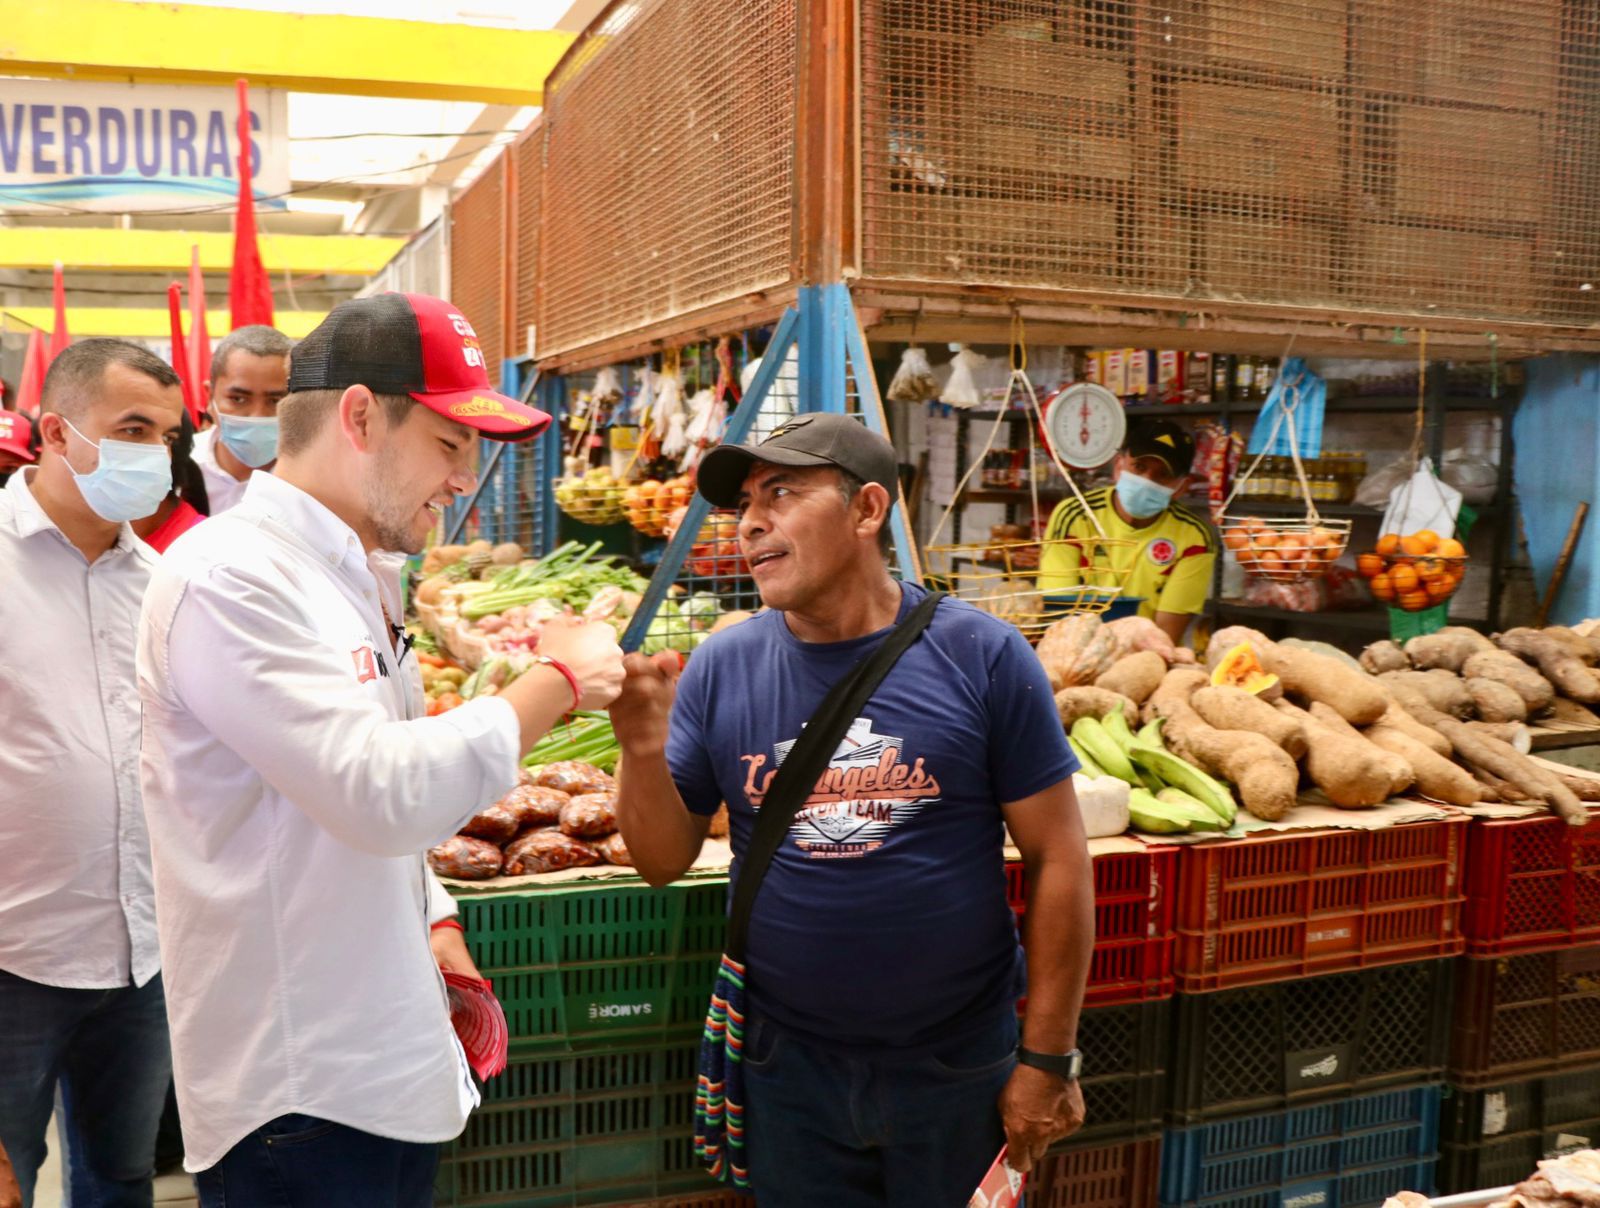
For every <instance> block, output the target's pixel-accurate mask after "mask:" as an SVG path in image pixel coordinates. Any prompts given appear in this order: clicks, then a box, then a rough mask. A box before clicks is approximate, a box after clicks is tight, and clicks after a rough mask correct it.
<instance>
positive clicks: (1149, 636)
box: [1105, 617, 1177, 665]
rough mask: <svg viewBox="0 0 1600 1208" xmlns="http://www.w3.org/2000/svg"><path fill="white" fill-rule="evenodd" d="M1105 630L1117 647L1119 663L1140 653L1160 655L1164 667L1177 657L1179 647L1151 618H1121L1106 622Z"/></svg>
mask: <svg viewBox="0 0 1600 1208" xmlns="http://www.w3.org/2000/svg"><path fill="white" fill-rule="evenodd" d="M1105 630H1106V632H1107V633H1109V634H1110V635H1111V640H1112V641H1113V642H1114V643H1115V645H1116V657H1117V659H1118V660H1119V661H1120V660H1121V659H1124V658H1126V657H1127V656H1128V655H1130V654H1138V653H1139V652H1140V651H1153V652H1154V653H1156V654H1159V655H1160V656H1161V661H1162V663H1163V665H1164V664H1166V663H1170V662H1172V661H1173V660H1174V659H1175V658H1176V657H1177V647H1176V646H1175V645H1174V644H1173V641H1172V638H1171V637H1170V636H1168V634H1167V631H1166V630H1165V629H1163V628H1161V626H1159V625H1157V624H1156V623H1155V622H1154V621H1152V620H1151V619H1150V618H1149V617H1119V618H1117V619H1116V620H1115V621H1108V622H1106V627H1105Z"/></svg>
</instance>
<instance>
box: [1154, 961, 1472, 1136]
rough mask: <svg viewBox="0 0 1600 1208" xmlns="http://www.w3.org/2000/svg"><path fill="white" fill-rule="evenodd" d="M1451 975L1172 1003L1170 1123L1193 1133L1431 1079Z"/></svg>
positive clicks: (1380, 974) (1357, 977)
mask: <svg viewBox="0 0 1600 1208" xmlns="http://www.w3.org/2000/svg"><path fill="white" fill-rule="evenodd" d="M1452 964H1453V962H1451V961H1421V962H1419V963H1417V964H1411V965H1391V966H1389V967H1387V968H1382V969H1363V970H1361V971H1359V972H1356V973H1336V974H1334V975H1332V976H1331V977H1314V978H1307V979H1304V980H1301V981H1292V982H1274V983H1272V984H1270V985H1265V986H1248V987H1245V988H1244V989H1240V990H1219V991H1217V992H1216V993H1215V994H1195V995H1187V994H1179V995H1178V996H1177V997H1176V998H1174V999H1173V1000H1172V1001H1173V1003H1174V1004H1175V1006H1174V1009H1175V1011H1176V1012H1177V1017H1178V1021H1177V1028H1176V1032H1175V1039H1174V1041H1173V1065H1174V1067H1175V1069H1174V1071H1173V1077H1172V1084H1171V1085H1172V1099H1171V1104H1170V1107H1169V1109H1168V1113H1167V1115H1168V1119H1169V1121H1170V1122H1171V1123H1172V1124H1174V1125H1187V1124H1199V1123H1202V1122H1205V1121H1210V1120H1217V1119H1222V1118H1224V1117H1227V1116H1235V1115H1245V1114H1251V1113H1256V1112H1265V1111H1280V1110H1283V1109H1285V1108H1290V1107H1297V1106H1300V1105H1301V1104H1305V1103H1312V1102H1320V1101H1322V1100H1325V1099H1329V1098H1333V1097H1335V1096H1337V1095H1339V1094H1345V1095H1349V1094H1356V1093H1366V1092H1370V1091H1377V1090H1380V1089H1384V1088H1388V1087H1394V1086H1405V1085H1414V1084H1416V1083H1419V1082H1432V1081H1435V1080H1437V1079H1440V1078H1441V1076H1442V1074H1443V1072H1444V1066H1445V1058H1446V1054H1447V1045H1448V1041H1449V1030H1448V1028H1446V1026H1445V1022H1444V1021H1445V1020H1447V1019H1448V1018H1449V1017H1450V987H1451V973H1452Z"/></svg>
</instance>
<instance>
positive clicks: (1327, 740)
mask: <svg viewBox="0 0 1600 1208" xmlns="http://www.w3.org/2000/svg"><path fill="white" fill-rule="evenodd" d="M1291 708H1292V706H1291ZM1301 729H1302V730H1304V732H1305V736H1306V758H1305V769H1306V775H1307V776H1309V777H1310V778H1311V782H1312V783H1313V784H1315V785H1316V786H1317V787H1318V788H1319V789H1321V790H1322V791H1323V793H1324V794H1326V795H1327V798H1328V800H1329V801H1331V802H1333V804H1334V805H1337V806H1338V807H1339V808H1340V809H1347V810H1348V809H1364V808H1366V807H1367V806H1371V805H1379V804H1382V803H1383V802H1385V801H1387V800H1389V798H1390V797H1391V796H1392V795H1393V794H1394V791H1395V788H1394V782H1395V779H1396V775H1395V769H1394V765H1393V764H1392V763H1391V762H1390V761H1389V759H1387V758H1380V757H1381V756H1386V755H1388V752H1386V751H1384V750H1382V749H1381V748H1379V747H1377V746H1374V745H1373V744H1372V743H1370V742H1368V741H1367V740H1366V739H1364V738H1359V737H1358V738H1351V737H1350V736H1349V735H1348V734H1347V733H1345V732H1343V731H1341V730H1336V729H1334V728H1333V727H1332V726H1330V725H1328V724H1327V723H1326V722H1323V721H1319V720H1318V719H1317V718H1315V717H1312V716H1310V715H1309V714H1307V715H1306V718H1305V720H1304V721H1303V722H1302V723H1301Z"/></svg>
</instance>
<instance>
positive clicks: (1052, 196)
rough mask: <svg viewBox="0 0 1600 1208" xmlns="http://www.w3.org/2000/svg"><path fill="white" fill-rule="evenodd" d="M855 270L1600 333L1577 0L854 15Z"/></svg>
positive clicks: (1002, 3)
mask: <svg viewBox="0 0 1600 1208" xmlns="http://www.w3.org/2000/svg"><path fill="white" fill-rule="evenodd" d="M862 23H863V28H862V46H863V54H862V217H863V248H862V256H863V266H864V270H865V272H866V274H867V275H868V276H869V277H876V278H880V279H889V280H894V279H915V280H924V281H935V282H949V283H955V282H964V281H972V282H983V283H993V284H1006V285H1012V286H1018V287H1023V286H1031V287H1050V288H1059V289H1072V290H1083V291H1093V292H1096V293H1101V294H1104V293H1111V294H1117V293H1126V294H1128V295H1144V296H1147V297H1148V296H1152V295H1155V296H1168V297H1172V296H1176V297H1183V298H1188V299H1194V300H1196V301H1201V300H1214V301H1218V302H1226V301H1230V300H1248V301H1251V302H1268V303H1284V304H1293V305H1305V306H1317V307H1327V308H1333V309H1336V310H1339V311H1344V312H1384V313H1395V314H1416V315H1427V314H1440V315H1455V316H1473V317H1485V318H1501V319H1521V320H1538V321H1549V322H1563V323H1567V322H1589V321H1592V320H1594V319H1596V318H1600V304H1597V301H1596V292H1595V291H1594V290H1592V289H1589V288H1587V287H1588V286H1589V285H1590V284H1591V283H1593V284H1600V282H1595V276H1594V274H1595V272H1596V268H1597V265H1596V261H1597V259H1600V10H1596V9H1595V8H1594V6H1593V5H1590V4H1585V3H1582V2H1581V0H1567V2H1566V3H1565V4H1563V0H1522V2H1519V3H1516V4H1503V3H1495V2H1493V0H1430V2H1429V3H1427V4H1417V3H1413V2H1410V0H1164V2H1158V0H1062V2H1057V0H991V2H990V3H985V4H951V3H946V2H945V0H863V4H862Z"/></svg>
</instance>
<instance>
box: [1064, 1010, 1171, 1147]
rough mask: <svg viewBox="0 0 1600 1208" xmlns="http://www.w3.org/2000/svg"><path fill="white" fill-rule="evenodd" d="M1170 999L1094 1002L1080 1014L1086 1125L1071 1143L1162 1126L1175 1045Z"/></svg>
mask: <svg viewBox="0 0 1600 1208" xmlns="http://www.w3.org/2000/svg"><path fill="white" fill-rule="evenodd" d="M1171 1008H1172V1000H1171V999H1163V1000H1161V1001H1158V1002H1148V1003H1126V1004H1123V1005H1121V1006H1115V1007H1093V1008H1090V1009H1088V1010H1086V1011H1084V1012H1083V1014H1082V1015H1081V1016H1080V1017H1079V1019H1078V1047H1079V1048H1080V1049H1081V1050H1083V1077H1082V1079H1081V1081H1080V1085H1081V1086H1082V1087H1083V1102H1084V1107H1085V1109H1086V1115H1085V1123H1084V1126H1083V1128H1082V1129H1080V1130H1079V1131H1078V1132H1077V1133H1075V1134H1073V1136H1072V1137H1071V1138H1070V1139H1069V1140H1067V1141H1066V1142H1065V1145H1066V1146H1067V1147H1070V1148H1075V1149H1076V1148H1086V1147H1090V1146H1094V1145H1105V1144H1108V1143H1110V1142H1112V1141H1126V1140H1129V1139H1131V1138H1133V1137H1136V1136H1141V1135H1148V1134H1150V1133H1152V1132H1155V1131H1158V1130H1159V1129H1160V1127H1161V1117H1162V1111H1163V1108H1164V1107H1165V1098H1166V1087H1167V1065H1168V1062H1167V1056H1168V1053H1169V1052H1170V1051H1171V1043H1172V1029H1171V1022H1172V1016H1171Z"/></svg>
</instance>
